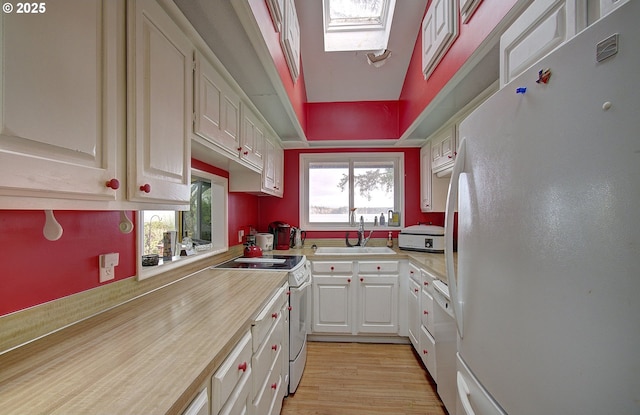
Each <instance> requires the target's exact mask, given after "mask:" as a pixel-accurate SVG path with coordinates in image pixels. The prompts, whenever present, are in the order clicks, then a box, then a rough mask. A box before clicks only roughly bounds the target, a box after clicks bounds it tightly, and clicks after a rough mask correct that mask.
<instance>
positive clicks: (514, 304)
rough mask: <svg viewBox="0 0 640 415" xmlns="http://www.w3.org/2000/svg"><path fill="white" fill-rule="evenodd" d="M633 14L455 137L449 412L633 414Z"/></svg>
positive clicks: (639, 398) (639, 121) (449, 218)
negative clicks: (453, 404)
mask: <svg viewBox="0 0 640 415" xmlns="http://www.w3.org/2000/svg"><path fill="white" fill-rule="evenodd" d="M639 18H640V1H631V2H629V3H627V4H625V5H623V6H621V7H620V8H619V9H617V10H616V11H614V12H612V13H611V14H609V15H608V16H606V17H604V18H603V19H601V20H599V21H598V22H596V23H594V24H593V25H591V26H590V27H588V28H587V29H586V30H584V31H583V32H581V33H579V34H578V35H577V36H576V37H575V38H573V39H572V40H570V41H568V42H567V43H565V44H564V45H563V46H561V47H560V48H558V49H556V50H555V51H553V52H551V53H550V54H549V55H547V56H546V57H544V58H542V59H541V60H540V61H539V62H538V63H537V64H535V65H534V66H533V67H532V68H530V69H529V70H527V71H526V72H525V73H524V74H523V75H521V76H519V77H518V78H516V79H515V80H514V81H513V82H511V83H510V84H508V85H507V86H505V87H504V88H503V89H501V90H500V91H498V92H497V93H496V94H494V95H493V96H492V97H490V98H489V99H488V100H487V101H486V102H485V103H483V104H482V105H481V106H480V107H478V109H477V110H476V111H474V112H473V113H472V114H471V115H470V116H469V117H468V118H467V119H465V120H464V121H463V122H462V124H461V125H460V128H459V137H460V139H461V142H460V147H459V149H458V156H457V159H456V162H455V165H454V169H453V173H452V177H451V185H450V189H449V197H448V201H447V213H446V228H447V231H446V236H445V239H446V242H447V249H446V251H447V272H448V273H449V275H450V277H449V290H450V293H451V296H452V303H453V306H454V311H455V316H456V322H457V325H458V342H457V347H458V366H457V372H458V373H457V387H458V402H457V413H458V414H468V415H470V414H472V413H474V414H475V415H488V414H491V415H493V414H505V413H506V414H508V415H570V414H575V415H589V414H593V415H602V414H616V415H631V414H635V415H638V414H640V24H639V21H640V19H639ZM616 34H617V39H618V46H617V47H618V50H617V53H615V54H613V56H610V57H608V58H606V59H604V60H602V61H600V62H599V61H598V60H597V59H596V55H597V48H598V46H597V45H598V43H599V42H601V41H603V40H605V39H608V38H610V37H611V36H614V37H615V35H616ZM613 42H614V39H609V43H608V44H607V48H605V49H606V51H605V53H613V52H614V48H613V46H612V43H613ZM546 69H549V71H550V74H551V75H550V78H549V79H548V83H546V84H545V83H544V82H540V83H537V82H536V81H537V80H538V78H539V76H538V75H539V71H540V70H546ZM519 88H526V91H525V92H524V93H522V92H523V90H521V89H520V90H519ZM518 91H519V92H518ZM456 209H457V211H458V213H457V221H458V222H457V223H458V225H457V226H458V239H457V242H458V253H457V264H454V258H453V257H452V256H451V255H450V254H451V252H452V248H453V236H452V229H453V223H454V213H453V212H454V211H455V210H456ZM456 265H457V275H456V273H455V272H454V268H456Z"/></svg>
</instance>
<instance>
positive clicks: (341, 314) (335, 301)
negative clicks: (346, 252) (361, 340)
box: [313, 275, 355, 333]
mask: <svg viewBox="0 0 640 415" xmlns="http://www.w3.org/2000/svg"><path fill="white" fill-rule="evenodd" d="M354 287H355V285H354V284H353V282H352V277H351V276H346V275H345V276H325V275H314V276H313V331H314V332H315V333H351V332H352V327H353V325H352V321H353V317H352V315H353V313H352V308H353V294H352V293H353V289H354Z"/></svg>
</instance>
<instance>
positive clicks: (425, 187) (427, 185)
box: [420, 142, 433, 212]
mask: <svg viewBox="0 0 640 415" xmlns="http://www.w3.org/2000/svg"><path fill="white" fill-rule="evenodd" d="M432 209H433V206H432V205H431V142H427V144H425V145H424V146H422V148H420V211H422V212H431V210H432Z"/></svg>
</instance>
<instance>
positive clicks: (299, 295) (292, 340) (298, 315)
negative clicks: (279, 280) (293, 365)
mask: <svg viewBox="0 0 640 415" xmlns="http://www.w3.org/2000/svg"><path fill="white" fill-rule="evenodd" d="M289 291H290V292H291V295H290V296H289V305H290V306H291V311H290V312H289V333H290V335H289V360H295V358H296V357H297V356H298V353H300V350H302V346H303V345H304V342H305V341H306V340H307V332H308V331H309V325H310V323H311V321H310V319H309V315H308V313H307V305H308V301H309V298H310V295H311V281H310V280H307V281H306V282H305V283H304V284H302V285H301V286H299V287H290V288H289Z"/></svg>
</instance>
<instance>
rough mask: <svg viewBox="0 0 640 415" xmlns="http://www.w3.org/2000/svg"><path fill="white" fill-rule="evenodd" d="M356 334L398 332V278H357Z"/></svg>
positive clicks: (373, 276)
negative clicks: (357, 317)
mask: <svg viewBox="0 0 640 415" xmlns="http://www.w3.org/2000/svg"><path fill="white" fill-rule="evenodd" d="M358 279H359V282H360V284H359V286H358V293H359V295H358V315H359V320H358V332H360V333H387V334H389V333H397V332H398V276H397V275H361V276H359V277H358Z"/></svg>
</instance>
